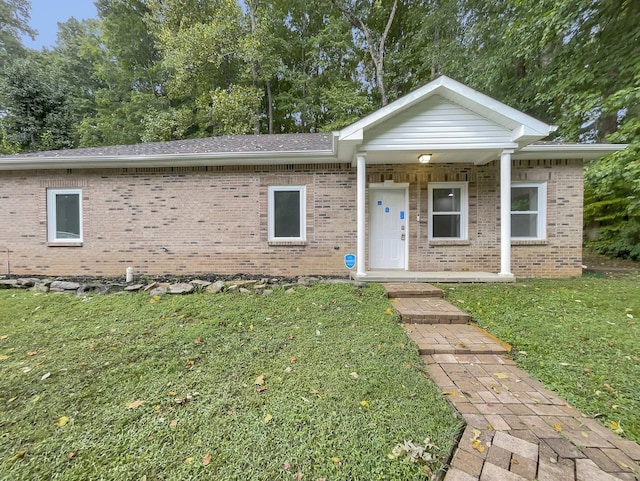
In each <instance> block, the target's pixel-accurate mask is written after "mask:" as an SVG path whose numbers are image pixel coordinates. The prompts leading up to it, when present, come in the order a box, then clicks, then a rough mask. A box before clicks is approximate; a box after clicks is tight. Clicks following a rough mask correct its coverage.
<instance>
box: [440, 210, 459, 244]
mask: <svg viewBox="0 0 640 481" xmlns="http://www.w3.org/2000/svg"><path fill="white" fill-rule="evenodd" d="M433 237H434V238H436V237H453V238H459V237H460V215H459V214H452V215H434V216H433Z"/></svg>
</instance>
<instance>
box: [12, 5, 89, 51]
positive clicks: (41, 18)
mask: <svg viewBox="0 0 640 481" xmlns="http://www.w3.org/2000/svg"><path fill="white" fill-rule="evenodd" d="M96 16H97V12H96V7H95V5H94V4H93V0H31V20H30V22H29V23H30V25H31V26H32V27H33V28H34V29H36V30H37V31H38V36H37V37H36V40H35V41H32V40H31V39H30V38H29V37H26V38H23V40H22V41H23V43H24V46H25V47H28V48H33V49H35V50H40V49H41V48H42V47H52V46H54V45H55V43H56V34H57V33H58V22H63V23H64V22H66V21H67V20H69V18H71V17H75V18H76V19H77V20H84V19H85V18H92V17H96Z"/></svg>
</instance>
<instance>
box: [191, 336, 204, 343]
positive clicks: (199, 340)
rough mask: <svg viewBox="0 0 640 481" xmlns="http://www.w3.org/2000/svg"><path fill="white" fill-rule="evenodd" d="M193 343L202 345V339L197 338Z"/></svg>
mask: <svg viewBox="0 0 640 481" xmlns="http://www.w3.org/2000/svg"><path fill="white" fill-rule="evenodd" d="M193 343H194V344H202V338H201V337H196V338H195V339H194V340H193Z"/></svg>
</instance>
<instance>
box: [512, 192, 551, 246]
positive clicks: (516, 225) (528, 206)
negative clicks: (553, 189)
mask: <svg viewBox="0 0 640 481" xmlns="http://www.w3.org/2000/svg"><path fill="white" fill-rule="evenodd" d="M546 201H547V184H546V183H544V182H527V183H524V182H523V183H513V184H511V238H512V239H514V240H541V239H545V238H546V235H547V233H546V225H547V219H546V217H547V216H546V205H547V203H546Z"/></svg>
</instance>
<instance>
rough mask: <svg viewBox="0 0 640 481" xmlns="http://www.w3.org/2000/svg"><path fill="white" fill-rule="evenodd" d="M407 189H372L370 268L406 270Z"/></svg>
mask: <svg viewBox="0 0 640 481" xmlns="http://www.w3.org/2000/svg"><path fill="white" fill-rule="evenodd" d="M408 220H409V218H408V212H407V189H406V187H401V188H397V187H396V188H371V187H370V188H369V268H371V269H404V268H406V265H405V260H406V251H407V249H406V246H407V242H408V232H407V228H408Z"/></svg>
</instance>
